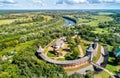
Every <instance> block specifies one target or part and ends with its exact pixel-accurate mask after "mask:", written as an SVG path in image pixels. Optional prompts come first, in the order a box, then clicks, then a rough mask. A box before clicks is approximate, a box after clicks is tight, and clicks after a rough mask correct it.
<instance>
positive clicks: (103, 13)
mask: <svg viewBox="0 0 120 78" xmlns="http://www.w3.org/2000/svg"><path fill="white" fill-rule="evenodd" d="M111 14H114V13H112V12H99V13H98V15H111Z"/></svg>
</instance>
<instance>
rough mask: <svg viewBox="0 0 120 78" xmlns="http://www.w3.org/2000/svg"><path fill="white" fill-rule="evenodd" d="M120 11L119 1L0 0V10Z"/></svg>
mask: <svg viewBox="0 0 120 78" xmlns="http://www.w3.org/2000/svg"><path fill="white" fill-rule="evenodd" d="M1 9H2V10H34V9H35V10H53V9H57V10H58V9H59V10H61V9H65V10H66V9H69V10H71V9H120V0H21V1H19V0H0V10H1Z"/></svg>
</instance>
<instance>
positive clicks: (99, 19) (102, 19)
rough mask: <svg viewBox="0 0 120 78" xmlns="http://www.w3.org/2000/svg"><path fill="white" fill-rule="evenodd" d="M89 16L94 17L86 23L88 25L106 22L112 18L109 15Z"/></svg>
mask: <svg viewBox="0 0 120 78" xmlns="http://www.w3.org/2000/svg"><path fill="white" fill-rule="evenodd" d="M91 18H94V19H95V20H93V21H91V22H89V23H88V25H90V26H98V24H99V23H101V22H107V21H112V20H113V19H112V18H111V17H108V16H91Z"/></svg>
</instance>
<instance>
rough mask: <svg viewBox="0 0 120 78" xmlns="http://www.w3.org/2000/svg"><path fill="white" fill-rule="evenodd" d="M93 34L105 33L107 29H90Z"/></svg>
mask: <svg viewBox="0 0 120 78" xmlns="http://www.w3.org/2000/svg"><path fill="white" fill-rule="evenodd" d="M92 32H94V33H95V34H107V33H108V31H107V30H106V29H102V28H95V31H92Z"/></svg>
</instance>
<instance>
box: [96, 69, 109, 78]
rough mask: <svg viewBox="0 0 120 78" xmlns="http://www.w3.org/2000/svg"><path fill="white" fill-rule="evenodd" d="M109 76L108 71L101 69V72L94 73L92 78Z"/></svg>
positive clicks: (106, 77) (107, 77)
mask: <svg viewBox="0 0 120 78" xmlns="http://www.w3.org/2000/svg"><path fill="white" fill-rule="evenodd" d="M109 76H110V75H109V74H108V73H106V72H104V71H102V72H100V73H99V74H95V75H94V78H109Z"/></svg>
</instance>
